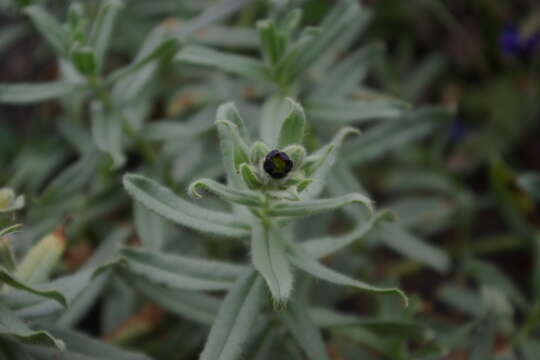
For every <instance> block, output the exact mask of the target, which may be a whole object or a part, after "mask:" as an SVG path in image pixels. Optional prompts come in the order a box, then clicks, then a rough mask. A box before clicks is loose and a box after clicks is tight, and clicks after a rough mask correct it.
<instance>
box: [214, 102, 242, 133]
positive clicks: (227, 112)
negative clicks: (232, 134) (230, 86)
mask: <svg viewBox="0 0 540 360" xmlns="http://www.w3.org/2000/svg"><path fill="white" fill-rule="evenodd" d="M220 120H226V121H230V122H231V123H233V124H234V125H236V127H237V129H238V134H239V135H240V137H241V138H242V139H243V140H244V141H249V132H248V130H247V127H246V124H245V123H244V119H242V116H241V115H240V113H239V112H238V109H237V108H236V106H234V104H233V103H232V102H228V103H225V104H222V105H220V106H219V108H218V109H217V115H216V121H220Z"/></svg>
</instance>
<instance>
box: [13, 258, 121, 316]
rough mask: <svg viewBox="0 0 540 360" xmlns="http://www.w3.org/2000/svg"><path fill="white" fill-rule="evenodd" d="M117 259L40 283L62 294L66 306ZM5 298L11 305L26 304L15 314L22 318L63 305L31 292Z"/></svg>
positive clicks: (61, 307) (48, 312) (53, 309)
mask: <svg viewBox="0 0 540 360" xmlns="http://www.w3.org/2000/svg"><path fill="white" fill-rule="evenodd" d="M116 263H117V260H111V261H109V262H108V263H105V264H103V265H101V266H92V267H88V268H83V269H81V270H79V271H77V272H76V273H73V274H70V275H66V276H63V277H60V278H57V279H55V280H53V281H51V282H48V283H44V284H42V285H41V287H43V288H48V289H56V290H57V291H58V292H61V293H62V294H63V296H64V301H65V302H66V305H64V306H67V305H69V304H71V303H72V302H73V301H74V300H75V299H76V298H77V297H78V296H79V295H80V294H81V293H82V292H83V291H84V290H85V289H86V288H87V287H88V285H89V284H90V282H91V281H92V280H94V279H96V278H98V277H99V276H101V275H103V276H105V274H103V272H104V271H106V270H107V269H109V268H111V267H113V266H114V265H115V264H116ZM9 295H10V296H9V297H7V298H6V301H9V303H10V305H11V306H18V305H19V304H20V303H25V304H28V306H24V307H23V308H21V309H18V310H17V315H19V316H21V317H24V318H36V317H41V316H44V315H50V314H53V313H57V312H59V311H61V310H63V306H62V305H60V304H59V303H58V302H57V301H53V300H51V299H45V300H43V299H39V298H37V297H35V296H31V294H21V293H14V294H11V293H10V294H9Z"/></svg>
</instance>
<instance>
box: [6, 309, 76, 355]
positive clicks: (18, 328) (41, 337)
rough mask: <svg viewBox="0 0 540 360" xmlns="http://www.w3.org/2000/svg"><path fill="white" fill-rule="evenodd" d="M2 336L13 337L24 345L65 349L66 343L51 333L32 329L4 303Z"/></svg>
mask: <svg viewBox="0 0 540 360" xmlns="http://www.w3.org/2000/svg"><path fill="white" fill-rule="evenodd" d="M0 335H2V336H11V337H14V338H16V339H17V340H19V341H22V342H24V343H29V344H34V345H43V346H52V347H55V348H57V349H59V350H64V349H65V345H64V343H63V342H62V341H61V340H58V339H56V338H54V337H53V336H52V335H51V334H50V333H48V332H46V331H42V330H41V331H34V330H32V329H30V328H29V327H28V325H26V323H24V322H23V321H22V320H20V319H19V318H17V316H16V315H15V314H14V313H13V312H12V311H11V310H10V309H9V308H8V307H7V306H6V305H5V304H4V303H2V302H0Z"/></svg>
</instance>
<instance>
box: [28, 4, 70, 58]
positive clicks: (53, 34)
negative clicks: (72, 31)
mask: <svg viewBox="0 0 540 360" xmlns="http://www.w3.org/2000/svg"><path fill="white" fill-rule="evenodd" d="M24 12H25V13H26V15H28V17H29V18H30V20H31V21H32V23H33V24H34V26H35V27H36V28H37V30H38V31H39V32H40V35H41V36H43V37H44V38H45V39H46V40H47V41H48V42H49V44H50V45H51V46H52V47H53V48H54V49H55V50H56V52H57V53H58V54H60V55H63V56H66V55H67V53H68V50H69V45H70V38H69V34H68V32H67V31H66V30H65V29H64V28H62V26H61V25H60V24H59V23H58V22H57V21H56V19H54V18H53V17H52V16H51V15H49V13H47V12H46V11H45V10H44V9H43V8H42V7H41V6H39V5H31V6H27V7H25V8H24Z"/></svg>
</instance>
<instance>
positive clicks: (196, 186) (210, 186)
mask: <svg viewBox="0 0 540 360" xmlns="http://www.w3.org/2000/svg"><path fill="white" fill-rule="evenodd" d="M200 189H203V190H207V191H210V192H211V193H213V194H215V195H217V196H218V197H220V198H221V199H223V200H225V201H230V202H232V203H236V204H242V205H246V206H257V207H260V206H263V204H264V197H263V196H262V195H261V194H259V193H258V192H255V191H251V190H236V189H233V188H230V187H228V186H225V185H222V184H220V183H218V182H216V181H214V180H212V179H199V180H197V181H194V182H193V183H192V184H191V185H190V186H189V188H188V194H189V195H190V196H192V197H193V198H195V199H200V198H201V197H202V195H201V194H200V193H199V192H198V190H200Z"/></svg>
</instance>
